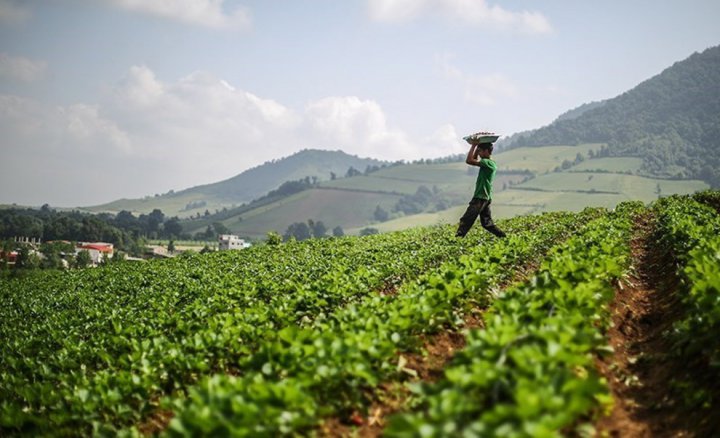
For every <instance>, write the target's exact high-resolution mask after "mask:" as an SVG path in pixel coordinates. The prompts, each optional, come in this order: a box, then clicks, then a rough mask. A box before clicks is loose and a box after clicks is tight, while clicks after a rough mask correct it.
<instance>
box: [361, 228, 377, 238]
mask: <svg viewBox="0 0 720 438" xmlns="http://www.w3.org/2000/svg"><path fill="white" fill-rule="evenodd" d="M379 233H380V231H378V229H377V228H372V227H367V228H363V229H362V230H360V235H361V236H370V235H372V234H379Z"/></svg>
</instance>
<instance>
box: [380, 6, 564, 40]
mask: <svg viewBox="0 0 720 438" xmlns="http://www.w3.org/2000/svg"><path fill="white" fill-rule="evenodd" d="M368 7H369V12H370V17H371V18H372V19H373V20H376V21H383V22H391V23H393V22H404V21H409V20H412V19H415V18H418V17H421V16H429V17H435V16H443V17H445V18H446V19H449V20H452V21H454V22H462V23H466V24H469V25H473V26H488V27H491V28H494V29H501V30H508V31H516V32H519V33H527V34H544V33H550V32H552V30H553V29H552V26H551V25H550V22H549V21H548V20H547V18H545V16H544V15H543V14H541V13H539V12H529V11H524V10H523V11H519V12H514V11H509V10H507V9H503V8H502V7H500V6H498V5H492V6H491V5H489V4H488V3H487V2H486V1H484V0H368Z"/></svg>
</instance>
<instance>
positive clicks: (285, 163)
mask: <svg viewBox="0 0 720 438" xmlns="http://www.w3.org/2000/svg"><path fill="white" fill-rule="evenodd" d="M383 164H387V162H385V161H381V160H377V159H372V158H360V157H358V156H356V155H350V154H347V153H345V152H343V151H340V150H336V151H326V150H319V149H304V150H301V151H299V152H296V153H294V154H292V155H290V156H287V157H284V158H280V159H277V160H271V161H267V162H265V163H263V164H261V165H259V166H256V167H253V168H251V169H248V170H246V171H244V172H242V173H240V174H238V175H236V176H234V177H232V178H228V179H226V180H223V181H219V182H215V183H211V184H204V185H200V186H195V187H191V188H188V189H184V190H181V191H177V192H175V191H170V192H168V193H165V194H163V195H155V196H154V197H150V196H148V197H145V198H142V199H120V200H117V201H113V202H109V203H107V204H102V205H97V206H93V207H86V208H84V210H89V211H95V212H99V211H107V212H118V211H121V210H127V211H130V212H135V213H149V212H151V211H152V210H153V209H156V208H158V209H160V210H162V211H163V213H165V214H166V215H169V216H175V215H178V216H180V217H188V216H191V215H196V214H198V213H200V214H202V213H203V212H204V211H206V210H210V211H214V210H218V209H220V210H221V209H224V208H230V207H232V206H237V205H241V204H243V203H247V202H250V201H252V200H254V199H257V198H260V197H262V196H264V195H266V194H267V193H268V192H270V191H272V190H275V189H277V188H278V187H279V186H280V185H281V184H282V183H284V182H287V181H295V180H300V179H303V178H306V177H309V178H317V180H319V181H325V180H330V179H331V175H332V174H335V175H336V176H337V177H343V176H345V174H346V173H347V171H348V169H349V168H350V167H352V168H354V169H356V170H358V171H360V172H362V171H364V170H365V169H366V168H367V167H368V166H381V165H383Z"/></svg>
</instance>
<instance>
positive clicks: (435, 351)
mask: <svg viewBox="0 0 720 438" xmlns="http://www.w3.org/2000/svg"><path fill="white" fill-rule="evenodd" d="M538 266H539V261H533V262H531V263H528V264H527V265H526V266H524V267H522V268H520V269H518V270H517V271H516V272H515V273H514V274H513V276H512V277H511V278H510V279H507V280H505V281H503V282H501V284H500V285H499V286H498V287H497V289H498V290H502V289H505V288H508V287H510V286H511V285H513V284H517V283H522V282H524V281H526V280H527V279H528V278H529V276H530V275H532V274H533V273H534V272H535V271H537V268H538ZM389 289H390V288H389ZM396 292H397V290H396V289H390V290H389V291H382V292H381V293H383V294H384V295H394V294H395V293H396ZM483 311H484V309H480V308H473V309H471V311H470V312H469V313H468V314H467V315H465V317H464V325H463V331H457V330H445V331H440V332H438V333H435V334H432V335H426V336H423V337H422V338H421V339H422V342H423V348H422V349H421V351H423V352H424V353H423V354H420V353H404V354H403V357H404V358H405V360H406V361H407V364H406V365H405V368H406V369H408V370H412V371H414V372H415V373H416V374H417V375H416V376H414V378H412V379H411V380H410V381H411V382H418V381H423V382H434V381H436V380H437V379H439V378H441V377H442V374H443V369H444V368H445V365H447V364H448V363H449V362H450V360H452V358H453V356H454V355H455V353H456V352H457V351H459V350H461V349H463V348H465V345H466V340H465V333H464V330H468V329H473V328H482V327H483V319H482V313H483ZM410 396H411V394H410V391H409V389H408V388H407V386H405V384H404V383H402V382H393V383H385V384H381V385H380V386H379V388H377V391H376V393H375V394H373V398H374V399H375V402H374V403H373V404H372V405H371V406H370V408H369V409H368V413H367V415H362V414H360V413H359V412H355V413H353V414H352V415H351V416H350V418H347V419H344V420H340V419H339V418H336V417H332V418H328V419H326V420H325V421H324V422H323V423H322V424H321V425H320V427H319V428H318V434H319V436H321V437H350V436H352V437H358V438H375V437H379V436H381V435H382V432H383V430H384V427H385V424H386V421H387V418H388V417H390V416H391V415H393V414H395V413H397V412H400V411H402V410H403V409H406V408H407V401H408V399H409V398H410Z"/></svg>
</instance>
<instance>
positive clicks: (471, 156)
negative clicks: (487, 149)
mask: <svg viewBox="0 0 720 438" xmlns="http://www.w3.org/2000/svg"><path fill="white" fill-rule="evenodd" d="M479 153H480V148H479V145H477V144H471V145H470V150H469V151H468V154H467V158H465V162H466V163H467V164H469V165H471V166H479V165H480V160H479V159H478V154H479Z"/></svg>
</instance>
